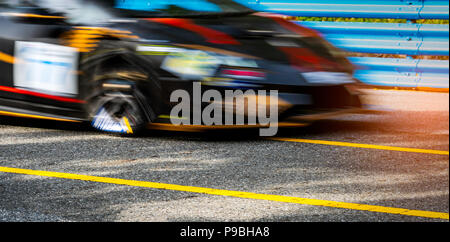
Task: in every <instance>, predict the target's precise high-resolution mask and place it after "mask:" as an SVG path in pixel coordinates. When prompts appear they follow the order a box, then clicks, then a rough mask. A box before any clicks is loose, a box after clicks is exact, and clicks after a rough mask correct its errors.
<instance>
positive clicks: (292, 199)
mask: <svg viewBox="0 0 450 242" xmlns="http://www.w3.org/2000/svg"><path fill="white" fill-rule="evenodd" d="M0 172H5V173H14V174H24V175H35V176H44V177H53V178H63V179H71V180H82V181H91V182H100V183H108V184H117V185H127V186H134V187H145V188H155V189H165V190H173V191H183V192H193V193H202V194H209V195H218V196H227V197H237V198H247V199H257V200H266V201H276V202H285V203H296V204H303V205H312V206H324V207H332V208H344V209H351V210H361V211H371V212H379V213H388V214H400V215H407V216H416V217H426V218H438V219H446V220H449V214H448V213H441V212H432V211H422V210H410V209H404V208H393V207H383V206H376V205H366V204H356V203H346V202H335V201H327V200H318V199H310V198H299V197H288V196H281V195H270V194H260V193H251V192H241V191H230V190H222V189H213V188H203V187H193V186H182V185H173V184H165V183H156V182H148V181H135V180H126V179H118V178H110V177H98V176H87V175H79V174H72V173H61V172H51V171H38V170H28V169H18V168H10V167H0Z"/></svg>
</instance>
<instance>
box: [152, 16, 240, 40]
mask: <svg viewBox="0 0 450 242" xmlns="http://www.w3.org/2000/svg"><path fill="white" fill-rule="evenodd" d="M145 20H148V21H152V22H157V23H161V24H165V25H170V26H173V27H177V28H182V29H186V30H189V31H192V32H195V33H197V34H199V35H201V36H203V37H204V38H205V39H206V41H208V42H210V43H213V44H226V45H238V44H239V42H238V41H237V40H235V39H234V38H233V37H232V36H230V35H228V34H226V33H223V32H220V31H217V30H214V29H211V28H207V27H204V26H201V25H198V24H195V23H194V22H193V21H191V20H189V19H179V18H146V19H145Z"/></svg>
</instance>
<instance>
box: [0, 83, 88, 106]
mask: <svg viewBox="0 0 450 242" xmlns="http://www.w3.org/2000/svg"><path fill="white" fill-rule="evenodd" d="M0 91H4V92H12V93H17V94H23V95H29V96H35V97H41V98H46V99H52V100H56V101H60V102H69V103H85V101H83V100H79V99H74V98H68V97H60V96H54V95H49V94H44V93H39V92H33V91H27V90H23V89H17V88H12V87H5V86H0Z"/></svg>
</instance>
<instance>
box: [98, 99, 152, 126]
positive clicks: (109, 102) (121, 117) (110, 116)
mask: <svg viewBox="0 0 450 242" xmlns="http://www.w3.org/2000/svg"><path fill="white" fill-rule="evenodd" d="M91 117H92V121H91V125H92V127H94V128H95V129H97V130H100V131H104V132H108V133H117V134H123V135H134V134H138V133H140V132H141V131H142V130H143V129H145V125H146V124H147V119H146V118H145V115H144V113H143V111H142V109H141V107H140V105H139V101H138V100H137V98H136V97H135V96H134V95H133V93H127V92H120V91H105V92H103V93H102V94H100V95H98V96H97V97H96V98H95V99H94V101H93V102H92V103H91Z"/></svg>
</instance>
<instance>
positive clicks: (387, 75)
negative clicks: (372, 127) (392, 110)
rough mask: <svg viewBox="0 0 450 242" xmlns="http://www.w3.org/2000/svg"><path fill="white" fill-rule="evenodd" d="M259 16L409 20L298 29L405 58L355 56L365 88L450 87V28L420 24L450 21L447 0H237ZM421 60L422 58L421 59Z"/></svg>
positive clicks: (355, 49) (307, 23)
mask: <svg viewBox="0 0 450 242" xmlns="http://www.w3.org/2000/svg"><path fill="white" fill-rule="evenodd" d="M238 1H239V2H241V3H243V4H245V5H247V6H249V7H251V8H253V9H255V10H259V11H266V12H276V13H279V14H285V15H290V16H299V17H346V18H387V19H407V20H408V23H401V24H397V23H395V24H394V23H373V22H322V21H320V22H319V21H302V22H296V23H298V24H301V25H304V26H307V27H310V28H313V29H315V30H317V31H319V32H321V33H322V34H323V35H324V37H325V38H326V39H327V40H328V41H330V42H331V43H333V44H334V45H335V46H337V47H339V48H341V49H344V50H346V51H349V52H355V53H366V54H392V55H402V56H405V57H406V58H379V57H351V58H350V60H351V61H352V62H353V63H354V64H355V65H356V66H357V67H358V70H357V71H356V73H355V77H356V78H358V79H360V80H361V81H363V82H364V83H368V84H373V85H382V86H391V87H407V88H430V87H431V88H446V89H448V88H449V61H448V60H434V59H436V58H434V59H433V60H430V59H426V58H423V56H449V25H448V24H417V23H414V22H415V21H414V20H419V19H448V18H449V2H448V1H447V0H445V1H443V0H365V1H360V0H341V1H336V0H238ZM417 56H422V57H421V58H417Z"/></svg>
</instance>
